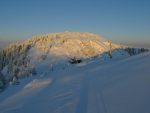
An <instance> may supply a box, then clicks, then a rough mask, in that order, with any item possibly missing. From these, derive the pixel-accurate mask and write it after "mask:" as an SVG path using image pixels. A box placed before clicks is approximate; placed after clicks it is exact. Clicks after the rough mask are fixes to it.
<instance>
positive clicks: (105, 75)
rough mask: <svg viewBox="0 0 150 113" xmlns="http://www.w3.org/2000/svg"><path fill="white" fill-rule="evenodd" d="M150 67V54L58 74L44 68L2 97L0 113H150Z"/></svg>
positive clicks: (74, 67) (73, 67)
mask: <svg viewBox="0 0 150 113" xmlns="http://www.w3.org/2000/svg"><path fill="white" fill-rule="evenodd" d="M43 65H44V64H43ZM37 67H38V66H37ZM149 67H150V53H145V54H140V55H137V56H133V57H129V58H126V59H122V60H121V59H120V60H118V61H116V60H112V61H109V62H103V63H102V62H101V61H99V59H98V60H95V61H94V60H93V61H92V60H91V61H89V62H83V63H81V64H77V65H70V66H68V67H67V68H65V69H62V70H59V71H57V70H53V71H52V70H50V69H49V71H48V67H46V65H45V67H44V68H42V69H41V70H42V71H40V70H39V72H38V75H37V76H32V77H29V78H24V79H22V80H20V85H11V86H10V87H9V88H8V89H7V90H6V91H4V92H2V93H0V113H149V112H150V107H149V106H150V89H149V88H150V69H149ZM38 68H39V69H40V68H41V67H38ZM42 72H45V73H42Z"/></svg>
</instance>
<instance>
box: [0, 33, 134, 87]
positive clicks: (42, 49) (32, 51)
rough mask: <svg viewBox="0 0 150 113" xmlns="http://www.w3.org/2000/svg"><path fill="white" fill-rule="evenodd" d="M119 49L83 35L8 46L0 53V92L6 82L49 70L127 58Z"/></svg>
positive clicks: (40, 38) (44, 37) (62, 35)
mask: <svg viewBox="0 0 150 113" xmlns="http://www.w3.org/2000/svg"><path fill="white" fill-rule="evenodd" d="M124 48H125V46H121V45H118V44H115V43H112V42H110V41H107V40H106V39H104V38H102V37H100V36H98V35H95V34H92V33H86V32H62V33H51V34H46V35H41V36H33V37H32V38H30V39H28V40H26V41H23V42H18V43H15V44H11V45H9V46H8V47H6V48H4V49H2V50H0V82H1V81H2V82H1V83H0V89H1V87H3V86H5V84H7V83H8V82H10V81H14V80H16V79H18V78H20V77H24V76H30V75H34V74H37V73H43V72H46V71H49V70H53V68H54V67H57V68H66V65H68V64H67V63H74V62H75V63H79V62H81V60H85V59H89V58H94V57H97V56H99V57H103V56H104V57H107V58H112V57H113V58H115V57H117V58H118V56H119V57H124V56H125V57H126V56H129V54H128V52H130V53H134V52H135V51H133V50H132V49H131V50H130V49H129V50H128V52H127V51H125V50H124Z"/></svg>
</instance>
